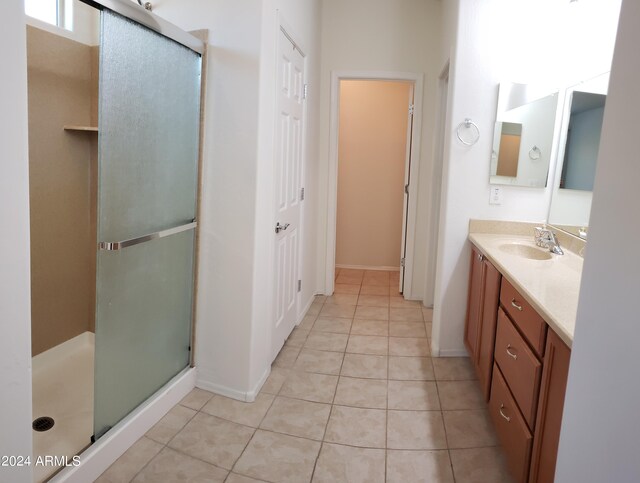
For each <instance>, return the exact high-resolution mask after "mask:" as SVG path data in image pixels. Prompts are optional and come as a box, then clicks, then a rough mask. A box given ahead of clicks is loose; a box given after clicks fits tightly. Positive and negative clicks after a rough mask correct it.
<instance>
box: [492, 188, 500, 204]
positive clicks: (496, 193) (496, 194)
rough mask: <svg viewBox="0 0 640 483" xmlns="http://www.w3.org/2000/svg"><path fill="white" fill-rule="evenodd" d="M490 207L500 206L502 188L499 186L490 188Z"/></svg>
mask: <svg viewBox="0 0 640 483" xmlns="http://www.w3.org/2000/svg"><path fill="white" fill-rule="evenodd" d="M489 204H490V205H501V204H502V188H501V187H500V186H492V187H491V196H489Z"/></svg>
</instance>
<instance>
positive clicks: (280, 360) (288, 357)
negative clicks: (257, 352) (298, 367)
mask: <svg viewBox="0 0 640 483" xmlns="http://www.w3.org/2000/svg"><path fill="white" fill-rule="evenodd" d="M307 339H308V337H307ZM299 353H300V347H292V346H284V347H283V348H282V349H280V352H279V353H278V356H277V357H276V358H275V360H274V361H273V364H272V366H275V367H284V368H291V367H293V364H294V363H295V362H296V359H297V358H298V354H299Z"/></svg>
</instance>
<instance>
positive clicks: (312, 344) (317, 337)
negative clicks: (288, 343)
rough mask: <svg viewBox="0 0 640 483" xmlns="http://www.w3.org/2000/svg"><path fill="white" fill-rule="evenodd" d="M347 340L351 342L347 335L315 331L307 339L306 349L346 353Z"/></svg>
mask: <svg viewBox="0 0 640 483" xmlns="http://www.w3.org/2000/svg"><path fill="white" fill-rule="evenodd" d="M336 307H337V306H336ZM347 340H349V336H348V335H347V334H334V333H330V332H315V331H314V332H312V333H311V334H309V337H307V342H306V343H305V345H304V348H305V349H314V350H319V351H333V352H344V350H345V348H346V347H347Z"/></svg>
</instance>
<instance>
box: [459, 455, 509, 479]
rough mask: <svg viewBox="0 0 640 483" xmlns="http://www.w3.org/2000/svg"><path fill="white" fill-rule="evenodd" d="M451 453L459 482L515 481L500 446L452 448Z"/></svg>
mask: <svg viewBox="0 0 640 483" xmlns="http://www.w3.org/2000/svg"><path fill="white" fill-rule="evenodd" d="M450 454H451V464H452V465H453V474H454V475H455V477H456V482H457V483H487V482H489V481H490V482H491V483H513V480H512V479H511V476H509V472H508V470H507V467H506V464H505V459H504V454H503V452H502V450H501V449H500V448H499V447H493V448H473V449H452V450H451V451H450Z"/></svg>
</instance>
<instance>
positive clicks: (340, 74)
mask: <svg viewBox="0 0 640 483" xmlns="http://www.w3.org/2000/svg"><path fill="white" fill-rule="evenodd" d="M341 80H379V81H406V82H412V83H413V84H414V94H413V104H414V110H413V129H412V131H411V133H412V142H411V153H410V154H411V165H410V171H409V175H410V179H411V180H412V181H411V183H410V185H409V202H408V204H407V218H406V223H407V237H406V247H407V248H406V252H405V268H404V270H405V271H404V279H405V283H404V296H405V298H407V297H408V296H409V294H411V286H412V278H413V254H414V242H415V226H416V213H417V209H418V171H419V167H420V143H421V137H422V136H421V134H422V95H423V84H424V74H419V73H414V72H396V71H393V72H386V71H331V118H330V121H329V176H328V186H327V188H328V189H327V191H328V196H327V253H326V265H325V290H324V293H325V295H331V294H333V289H334V283H335V270H336V269H335V265H336V231H337V230H336V222H337V217H338V132H339V109H340V81H341Z"/></svg>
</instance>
